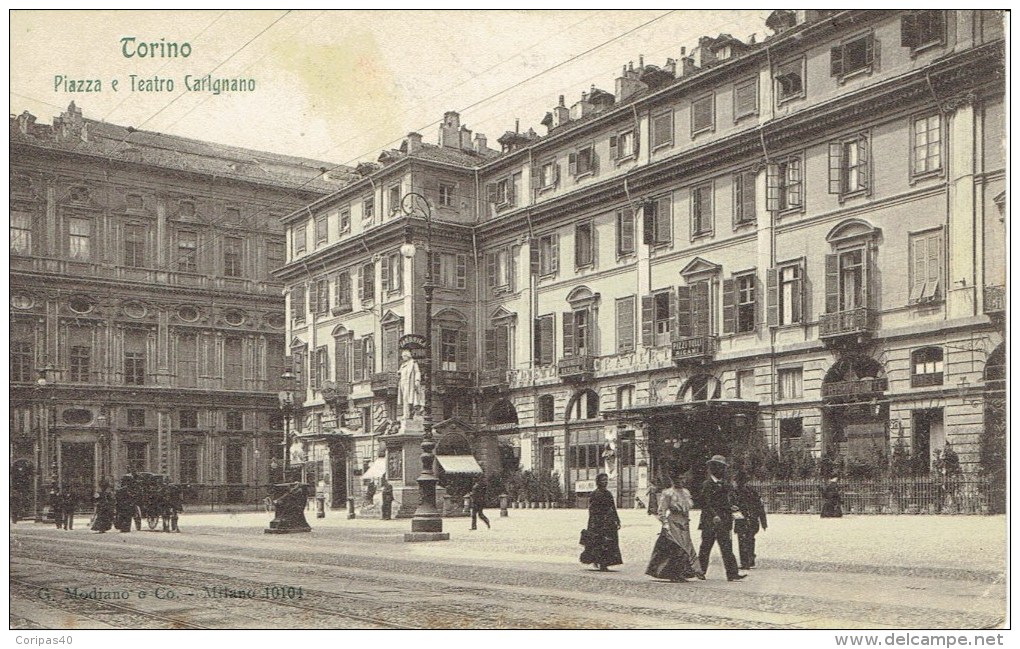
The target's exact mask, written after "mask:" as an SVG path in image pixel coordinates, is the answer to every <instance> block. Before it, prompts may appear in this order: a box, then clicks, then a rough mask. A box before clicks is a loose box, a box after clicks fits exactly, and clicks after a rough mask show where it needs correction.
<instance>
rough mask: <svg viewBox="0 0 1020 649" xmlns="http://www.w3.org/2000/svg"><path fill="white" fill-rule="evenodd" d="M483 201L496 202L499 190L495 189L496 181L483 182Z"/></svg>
mask: <svg viewBox="0 0 1020 649" xmlns="http://www.w3.org/2000/svg"><path fill="white" fill-rule="evenodd" d="M485 201H486V202H487V203H490V204H493V205H494V204H496V202H498V201H499V192H498V191H497V183H486V184H485Z"/></svg>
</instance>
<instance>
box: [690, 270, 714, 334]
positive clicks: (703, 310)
mask: <svg viewBox="0 0 1020 649" xmlns="http://www.w3.org/2000/svg"><path fill="white" fill-rule="evenodd" d="M691 305H692V307H693V308H692V311H693V313H692V314H691V318H692V320H693V321H694V322H693V324H694V335H695V336H708V335H711V333H712V332H711V330H710V329H709V327H710V325H711V322H712V314H711V312H710V311H709V309H710V307H711V305H710V304H709V283H708V282H698V283H697V284H695V285H694V293H693V295H692V296H691Z"/></svg>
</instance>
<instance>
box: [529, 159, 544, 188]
mask: <svg viewBox="0 0 1020 649" xmlns="http://www.w3.org/2000/svg"><path fill="white" fill-rule="evenodd" d="M541 188H542V168H541V167H539V166H538V165H531V189H532V190H533V191H534V190H536V189H541Z"/></svg>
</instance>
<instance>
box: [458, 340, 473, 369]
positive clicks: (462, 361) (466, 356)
mask: <svg viewBox="0 0 1020 649" xmlns="http://www.w3.org/2000/svg"><path fill="white" fill-rule="evenodd" d="M470 368H471V347H470V340H469V339H468V332H467V331H458V332H457V369H458V370H460V371H462V372H465V371H467V370H469V369H470Z"/></svg>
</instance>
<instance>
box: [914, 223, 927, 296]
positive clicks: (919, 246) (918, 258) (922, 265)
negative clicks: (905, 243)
mask: <svg viewBox="0 0 1020 649" xmlns="http://www.w3.org/2000/svg"><path fill="white" fill-rule="evenodd" d="M913 243H914V247H913V249H912V250H911V251H910V253H911V255H912V256H913V262H914V263H913V272H914V282H913V284H912V285H911V287H910V301H911V302H917V301H918V300H920V299H921V298H922V297H924V292H925V291H924V287H925V284H926V283H927V282H928V239H927V238H926V237H916V238H914V242H913Z"/></svg>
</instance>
